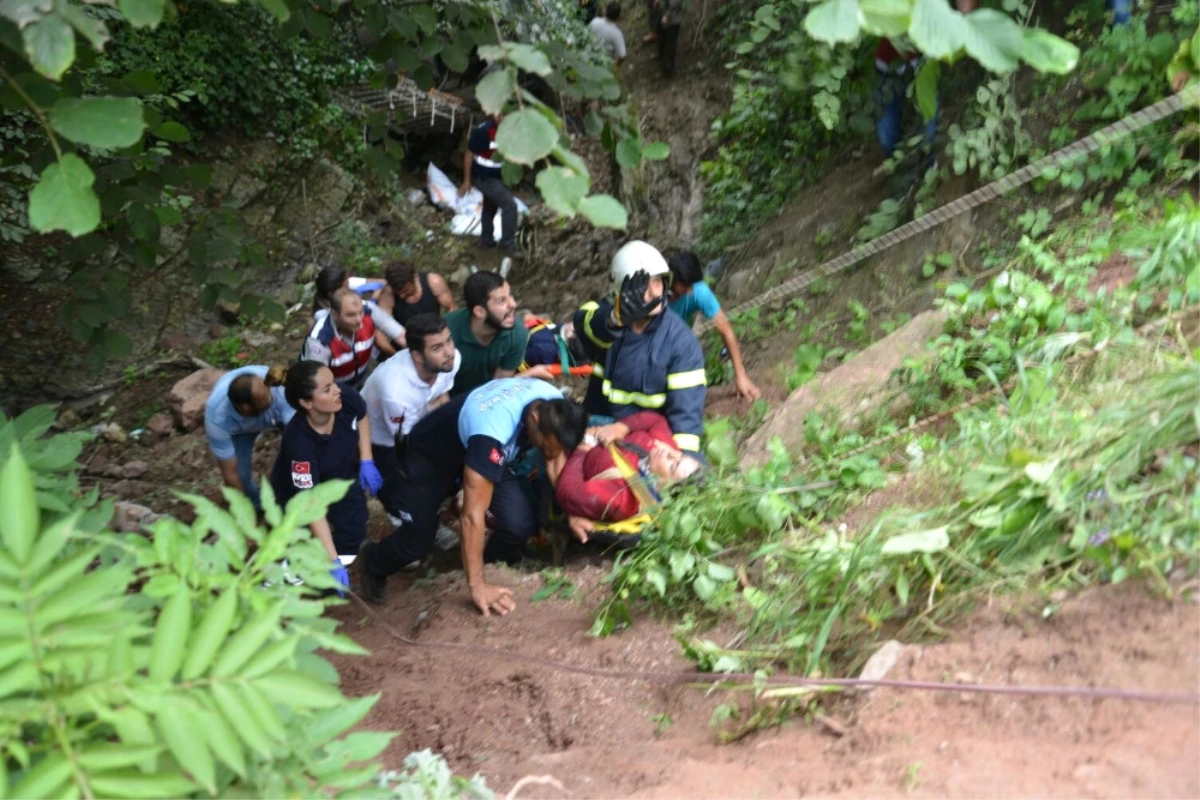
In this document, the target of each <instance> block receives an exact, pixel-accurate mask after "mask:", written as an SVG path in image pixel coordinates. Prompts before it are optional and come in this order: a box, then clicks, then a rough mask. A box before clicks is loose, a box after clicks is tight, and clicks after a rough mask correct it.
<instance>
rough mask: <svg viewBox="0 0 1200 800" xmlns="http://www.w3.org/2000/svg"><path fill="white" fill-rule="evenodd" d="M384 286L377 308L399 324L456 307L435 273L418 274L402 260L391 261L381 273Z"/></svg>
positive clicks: (447, 288)
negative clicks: (384, 281)
mask: <svg viewBox="0 0 1200 800" xmlns="http://www.w3.org/2000/svg"><path fill="white" fill-rule="evenodd" d="M383 277H384V278H385V279H386V280H387V286H386V287H384V289H383V291H382V292H380V293H379V300H378V301H377V302H378V303H379V307H380V308H382V309H383V310H384V311H386V312H388V313H389V314H391V315H392V318H393V319H395V320H396V322H399V323H400V324H401V325H407V324H408V320H409V319H411V318H412V317H414V316H416V315H417V314H440V313H442V312H450V311H453V310H454V309H455V308H457V306H456V305H455V303H454V295H452V294H451V293H450V287H449V285H447V284H446V279H445V278H443V277H442V276H441V275H438V274H437V273H436V272H424V271H421V272H418V271H417V269H416V267H414V266H413V265H412V264H409V263H407V262H405V261H393V262H392V263H390V264H388V265H387V268H386V269H384V271H383Z"/></svg>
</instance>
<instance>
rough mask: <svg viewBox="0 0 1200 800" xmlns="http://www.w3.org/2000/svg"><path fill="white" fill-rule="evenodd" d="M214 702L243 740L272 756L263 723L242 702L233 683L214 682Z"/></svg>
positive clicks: (260, 752) (263, 754) (265, 755)
mask: <svg viewBox="0 0 1200 800" xmlns="http://www.w3.org/2000/svg"><path fill="white" fill-rule="evenodd" d="M210 692H211V693H212V699H213V702H214V703H215V704H216V706H217V709H218V711H219V712H220V713H221V715H222V716H224V717H225V721H226V722H228V723H229V726H230V727H231V728H233V729H234V730H235V731H236V732H237V735H238V736H239V737H241V740H242V741H243V742H245V743H246V744H247V745H248V746H249V747H250V748H251V749H253V750H255V751H256V752H257V753H258V754H259V755H260V756H262V757H264V758H270V757H271V750H272V745H271V739H270V737H268V736H267V733H266V731H265V730H263V727H262V725H260V724H259V722H258V720H257V719H256V718H255V717H254V715H253V714H251V713H250V710H249V709H248V708H247V707H246V705H245V703H243V702H242V698H241V695H240V693H238V692H236V691H234V689H233V686H232V685H231V684H224V683H214V684H213V685H212V686H211V687H210Z"/></svg>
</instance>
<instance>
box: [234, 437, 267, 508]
mask: <svg viewBox="0 0 1200 800" xmlns="http://www.w3.org/2000/svg"><path fill="white" fill-rule="evenodd" d="M230 438H231V439H233V455H234V457H235V458H236V459H237V475H238V480H239V481H241V482H242V490H243V491H244V492H245V493H246V497H248V498H250V502H251V503H253V504H254V510H255V511H261V510H262V498H261V497H260V495H259V491H258V484H257V483H255V482H254V442H255V440H257V439H258V434H257V433H239V434H235V435H234V436H232V437H230Z"/></svg>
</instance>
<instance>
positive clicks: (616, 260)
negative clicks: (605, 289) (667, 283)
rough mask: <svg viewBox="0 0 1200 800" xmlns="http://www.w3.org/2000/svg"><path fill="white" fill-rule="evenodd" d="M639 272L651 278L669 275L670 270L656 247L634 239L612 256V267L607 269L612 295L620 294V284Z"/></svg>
mask: <svg viewBox="0 0 1200 800" xmlns="http://www.w3.org/2000/svg"><path fill="white" fill-rule="evenodd" d="M639 272H646V273H648V274H649V275H650V277H651V278H653V277H655V276H657V275H668V274H670V272H671V268H670V267H668V266H667V260H666V259H665V258H663V256H662V253H660V252H658V248H657V247H655V246H654V245H652V244H647V243H646V242H643V241H640V240H638V239H634V240H633V241H632V242H629V243H627V244H625V245H623V246H622V247H621V249H620V250H618V251H617V254H616V255H615V256H613V260H612V266H610V267H609V275H610V277H611V278H612V290H613V294H614V295H617V294H620V292H621V284H622V283H624V282H625V279H626V278H628V277H629V276H630V275H636V274H637V273H639Z"/></svg>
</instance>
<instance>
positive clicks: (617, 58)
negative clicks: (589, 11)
mask: <svg viewBox="0 0 1200 800" xmlns="http://www.w3.org/2000/svg"><path fill="white" fill-rule="evenodd" d="M619 19H621V4H620V3H609V4H608V7H607V8H606V9H604V16H603V17H596V18H595V19H593V20H592V21H591V22H589V23H588V31H589V32H590V33H591V34H592V36H594V37H596V39H598V40H599V41H600V42H601V43H602V44H603V45H604V46H605V47H606V49H607V50H608V54H609V55H610V56H612V60H613V63H615V64H620V63H621V62H622V61H624V60H625V55H626V52H625V34H623V33H622V32H621V29H620V28H619V27H618V26H617V21H618V20H619Z"/></svg>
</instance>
